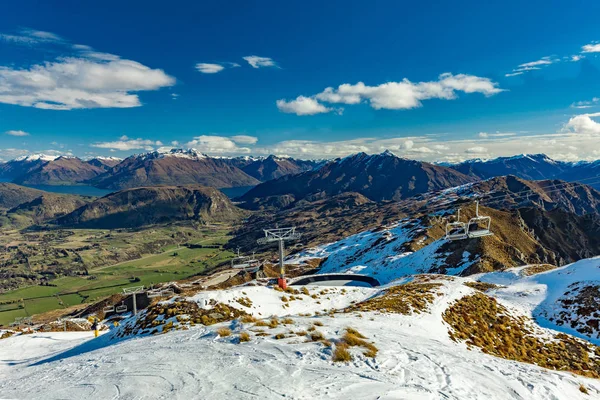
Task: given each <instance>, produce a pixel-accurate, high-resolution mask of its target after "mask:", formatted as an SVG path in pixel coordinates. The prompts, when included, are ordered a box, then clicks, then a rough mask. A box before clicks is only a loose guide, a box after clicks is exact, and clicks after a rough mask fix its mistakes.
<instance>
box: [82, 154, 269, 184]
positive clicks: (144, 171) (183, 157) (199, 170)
mask: <svg viewBox="0 0 600 400" xmlns="http://www.w3.org/2000/svg"><path fill="white" fill-rule="evenodd" d="M90 183H91V184H93V185H94V186H97V187H100V188H106V189H115V190H119V189H126V188H133V187H141V186H158V185H188V184H201V185H205V186H212V187H216V188H227V187H236V186H253V185H256V184H257V183H258V181H257V180H256V179H255V178H253V177H251V176H249V175H248V174H246V173H245V172H243V171H242V170H240V169H239V168H237V167H235V166H231V165H230V164H229V163H228V162H227V161H225V160H222V159H217V158H212V157H209V156H207V155H205V154H202V153H200V152H198V151H197V150H194V149H185V150H184V149H171V150H168V151H162V152H161V151H153V152H149V153H144V154H137V155H133V156H130V157H128V158H126V159H125V160H123V161H122V162H121V163H119V164H117V165H116V166H114V167H113V168H111V169H110V170H108V171H107V172H106V173H104V174H103V175H101V176H98V177H97V178H95V179H92V180H91V181H90Z"/></svg>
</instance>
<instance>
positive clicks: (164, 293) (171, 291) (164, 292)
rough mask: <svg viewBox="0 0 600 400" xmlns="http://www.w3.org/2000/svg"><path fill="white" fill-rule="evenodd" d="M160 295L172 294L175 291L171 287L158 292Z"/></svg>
mask: <svg viewBox="0 0 600 400" xmlns="http://www.w3.org/2000/svg"><path fill="white" fill-rule="evenodd" d="M160 294H161V296H165V297H167V296H173V295H174V294H175V292H174V291H173V289H165V290H163V291H161V292H160Z"/></svg>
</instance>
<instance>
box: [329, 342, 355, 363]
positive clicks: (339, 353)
mask: <svg viewBox="0 0 600 400" xmlns="http://www.w3.org/2000/svg"><path fill="white" fill-rule="evenodd" d="M332 360H333V362H350V361H352V355H351V354H350V352H349V351H348V346H347V345H344V344H343V343H338V344H336V345H335V349H334V350H333V355H332Z"/></svg>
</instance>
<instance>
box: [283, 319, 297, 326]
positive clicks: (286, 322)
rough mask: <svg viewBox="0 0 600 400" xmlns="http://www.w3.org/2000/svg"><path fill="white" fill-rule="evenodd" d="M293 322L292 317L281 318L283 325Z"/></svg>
mask: <svg viewBox="0 0 600 400" xmlns="http://www.w3.org/2000/svg"><path fill="white" fill-rule="evenodd" d="M293 323H294V320H293V319H291V318H284V319H282V320H281V324H283V325H290V324H293Z"/></svg>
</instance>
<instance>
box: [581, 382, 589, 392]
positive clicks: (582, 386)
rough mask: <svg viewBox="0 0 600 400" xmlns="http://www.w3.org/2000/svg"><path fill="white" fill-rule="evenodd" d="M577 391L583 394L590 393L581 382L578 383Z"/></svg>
mask: <svg viewBox="0 0 600 400" xmlns="http://www.w3.org/2000/svg"><path fill="white" fill-rule="evenodd" d="M579 391H580V392H581V393H584V394H590V392H588V390H587V388H586V387H585V386H584V385H583V383H580V384H579Z"/></svg>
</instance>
